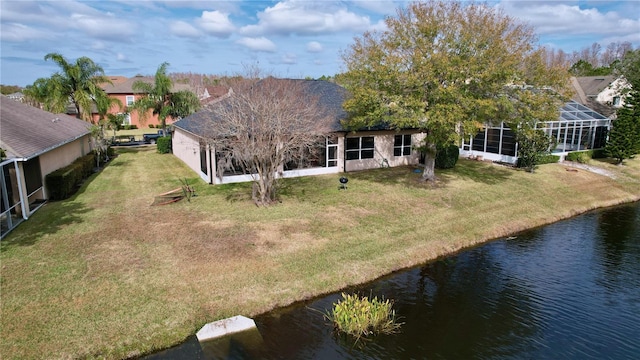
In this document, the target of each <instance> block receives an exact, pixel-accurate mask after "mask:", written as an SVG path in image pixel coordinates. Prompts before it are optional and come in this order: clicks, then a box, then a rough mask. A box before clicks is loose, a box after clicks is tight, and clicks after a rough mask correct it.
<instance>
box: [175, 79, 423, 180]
mask: <svg viewBox="0 0 640 360" xmlns="http://www.w3.org/2000/svg"><path fill="white" fill-rule="evenodd" d="M280 81H289V82H299V83H300V84H301V85H302V86H303V88H304V91H305V92H306V93H308V94H309V95H310V96H317V97H318V98H319V101H320V106H322V108H323V109H326V112H327V113H328V114H331V116H330V120H329V121H330V122H331V123H330V124H328V125H329V127H330V129H331V130H332V132H331V133H330V135H329V136H327V137H326V138H325V139H324V141H323V143H322V144H319V151H317V152H316V153H314V154H312V156H311V158H309V159H308V160H307V161H304V162H302V163H297V164H282V165H281V167H280V171H279V175H280V176H282V177H285V178H286V177H297V176H307V175H319V174H333V173H342V172H346V171H355V170H365V169H373V168H379V167H389V166H400V165H417V164H418V163H419V161H420V153H419V152H418V151H416V150H415V148H414V145H418V144H419V143H420V141H421V140H422V139H423V138H424V134H423V133H421V132H420V131H419V130H410V129H409V130H399V131H396V130H389V129H385V128H377V129H363V130H359V131H349V130H347V129H345V128H344V127H343V126H342V123H341V121H342V120H344V119H345V118H346V117H347V113H346V112H345V111H344V109H343V108H342V103H343V102H344V100H345V97H346V95H347V94H346V90H345V89H344V88H342V87H341V86H339V85H336V84H334V83H331V82H328V81H323V80H293V79H281V80H280ZM227 96H233V92H232V91H231V92H230V93H229V94H228V95H227ZM225 99H226V98H221V99H220V100H218V101H216V102H213V103H210V104H208V105H207V106H205V107H204V108H203V109H201V110H200V111H198V112H196V113H195V114H192V115H190V116H187V117H186V118H184V119H181V120H178V121H177V122H175V123H174V124H173V129H174V132H173V141H172V144H173V145H172V146H173V153H174V155H175V156H177V157H178V158H179V159H181V160H182V161H183V162H184V163H185V164H187V165H188V166H189V167H190V168H191V169H193V170H194V171H195V172H196V173H198V174H199V175H200V177H201V178H202V179H203V180H205V181H206V182H208V183H210V184H223V183H233V182H244V181H251V180H252V177H251V175H248V174H242V173H240V172H234V171H229V170H227V171H224V172H222V176H219V174H220V173H221V172H219V171H218V157H217V156H216V149H215V148H213V147H212V146H211V145H210V144H209V143H208V142H207V134H206V129H207V127H208V126H209V125H210V124H211V123H212V122H214V123H215V121H216V119H215V116H214V115H213V113H212V111H211V107H212V106H224V101H225ZM323 118H324V119H326V117H323Z"/></svg>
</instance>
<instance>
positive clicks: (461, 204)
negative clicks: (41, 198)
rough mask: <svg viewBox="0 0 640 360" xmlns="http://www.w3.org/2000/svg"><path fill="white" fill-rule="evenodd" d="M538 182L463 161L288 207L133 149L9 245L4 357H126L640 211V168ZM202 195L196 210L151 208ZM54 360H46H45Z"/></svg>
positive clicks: (303, 185) (632, 165)
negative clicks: (213, 326) (502, 244)
mask: <svg viewBox="0 0 640 360" xmlns="http://www.w3.org/2000/svg"><path fill="white" fill-rule="evenodd" d="M591 165H593V166H598V167H602V168H605V169H607V170H609V171H611V172H612V173H614V174H615V175H616V178H615V179H611V178H608V177H605V176H602V175H597V174H594V173H590V172H588V171H584V170H578V171H577V172H574V171H567V170H566V169H565V166H563V165H561V164H553V165H544V166H541V167H540V169H539V170H538V171H537V172H536V173H535V174H529V173H525V172H523V171H518V170H514V169H510V168H506V167H502V166H497V165H492V164H488V163H481V162H472V161H466V160H461V161H460V162H459V163H458V165H457V166H456V168H455V169H452V170H446V171H440V172H439V173H438V181H436V182H435V183H428V184H425V183H422V182H420V181H419V174H415V173H413V172H412V170H413V169H412V168H394V169H378V170H372V171H366V172H358V173H350V174H348V177H349V189H348V190H338V181H337V179H338V177H339V176H337V175H332V176H317V177H308V178H298V179H288V180H287V181H285V182H284V183H283V187H282V189H281V200H282V202H281V203H280V204H277V205H275V206H272V207H270V208H257V207H255V206H254V205H253V204H252V202H251V200H250V186H249V185H248V184H235V185H224V186H209V185H206V184H204V183H203V182H202V181H200V180H199V179H198V178H197V177H196V175H195V174H193V173H192V172H191V171H190V170H189V169H188V168H186V167H185V166H184V165H183V164H182V163H180V162H179V161H178V160H177V159H175V158H174V157H172V156H170V155H159V154H157V153H155V151H154V150H153V149H123V150H120V154H119V156H118V157H117V158H116V159H115V160H113V161H112V163H111V164H109V165H108V166H107V167H106V168H105V169H104V170H103V171H102V172H101V173H99V174H97V175H94V177H93V178H91V179H90V180H89V181H88V182H87V183H86V184H85V185H84V186H83V188H82V189H81V190H80V192H79V193H78V194H77V195H75V196H74V197H72V198H71V199H69V200H66V201H61V202H52V203H49V204H47V205H45V206H44V207H43V208H42V209H41V210H39V211H38V212H37V213H36V214H35V215H34V216H33V217H32V218H31V219H29V220H28V221H27V222H25V223H23V224H22V225H21V226H20V227H19V228H17V229H16V230H14V232H13V233H12V234H10V235H9V236H8V237H7V238H6V239H5V240H3V242H2V244H1V253H0V266H1V275H2V276H1V283H0V285H1V288H0V291H1V292H0V295H1V296H2V299H1V300H2V303H1V305H0V306H1V310H2V317H1V319H0V325H1V331H2V333H1V336H0V356H1V357H2V358H3V359H39V358H42V357H43V356H44V357H45V358H59V359H64V358H113V359H117V358H126V357H131V356H138V355H140V354H144V353H148V352H151V351H154V350H156V349H160V348H164V347H167V346H170V345H173V344H175V343H178V342H180V341H182V340H183V339H184V338H185V337H186V336H188V335H190V334H193V333H194V332H195V331H197V329H199V327H200V326H202V325H203V324H205V323H207V322H210V321H213V320H217V319H220V318H225V317H228V316H233V315H237V314H243V315H246V316H253V315H256V314H259V313H261V312H264V311H268V310H270V309H272V308H274V307H277V306H282V305H287V304H290V303H292V302H294V301H297V300H302V299H306V298H309V297H312V296H316V295H319V294H323V293H327V292H333V291H336V290H339V289H341V288H343V287H345V286H348V285H352V284H356V283H362V282H365V281H368V280H372V279H375V278H376V277H379V276H381V275H384V274H387V273H389V272H392V271H394V270H398V269H401V268H405V267H409V266H413V265H417V264H420V263H423V262H425V261H428V260H430V259H433V258H435V257H438V256H442V255H445V254H449V253H452V252H455V251H458V250H460V249H463V248H465V247H468V246H472V245H474V244H477V243H480V242H483V241H486V240H488V239H491V238H495V237H501V236H505V235H508V234H511V233H514V232H517V231H520V230H523V229H527V228H530V227H534V226H540V225H543V224H546V223H549V222H553V221H556V220H559V219H563V218H566V217H570V216H573V215H575V214H578V213H581V212H584V211H587V210H590V209H594V208H597V207H602V206H609V205H614V204H618V203H621V202H628V201H634V200H638V199H640V160H638V159H636V160H630V161H628V162H627V163H626V165H625V166H622V167H621V166H615V165H612V164H609V163H607V162H601V161H593V162H592V163H591ZM182 178H188V179H189V181H190V182H191V183H193V184H195V185H194V186H195V188H196V191H197V193H198V196H196V197H194V198H192V200H191V202H186V201H182V202H178V203H175V204H171V205H167V206H150V204H151V203H152V202H153V196H154V195H155V194H158V193H162V192H165V191H167V190H170V189H173V188H176V187H178V186H180V181H179V179H182ZM43 354H44V355H43Z"/></svg>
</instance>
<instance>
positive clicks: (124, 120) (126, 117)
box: [118, 113, 131, 125]
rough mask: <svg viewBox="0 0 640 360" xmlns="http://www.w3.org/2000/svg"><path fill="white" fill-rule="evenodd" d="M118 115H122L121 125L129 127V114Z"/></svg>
mask: <svg viewBox="0 0 640 360" xmlns="http://www.w3.org/2000/svg"><path fill="white" fill-rule="evenodd" d="M118 115H122V125H131V114H129V113H119V114H118Z"/></svg>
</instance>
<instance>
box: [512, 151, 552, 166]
mask: <svg viewBox="0 0 640 360" xmlns="http://www.w3.org/2000/svg"><path fill="white" fill-rule="evenodd" d="M558 161H560V156H558V155H551V154H547V155H542V156H541V157H540V158H539V159H538V161H537V162H536V165H543V164H553V163H557V162H558ZM516 167H518V168H522V167H525V166H524V164H523V163H522V158H518V160H517V162H516Z"/></svg>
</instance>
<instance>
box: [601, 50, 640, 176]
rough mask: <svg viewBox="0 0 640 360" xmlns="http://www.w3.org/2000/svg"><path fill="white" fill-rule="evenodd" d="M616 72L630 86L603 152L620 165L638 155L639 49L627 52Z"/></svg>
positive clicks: (639, 131) (639, 112) (639, 132)
mask: <svg viewBox="0 0 640 360" xmlns="http://www.w3.org/2000/svg"><path fill="white" fill-rule="evenodd" d="M617 70H618V71H619V73H620V74H621V75H622V76H624V78H625V80H626V81H627V83H628V84H629V85H631V86H630V87H629V88H628V89H625V90H624V95H625V105H624V106H623V107H622V108H620V109H618V111H617V112H616V115H617V116H616V119H615V120H614V121H613V123H612V127H611V132H610V133H609V139H608V141H607V144H606V146H605V151H606V153H607V155H609V156H611V157H613V158H614V159H616V160H617V162H618V163H619V164H622V162H623V161H624V159H628V158H631V157H632V156H634V155H635V154H638V153H640V49H637V50H634V51H628V52H627V53H626V54H625V56H624V58H623V59H622V61H620V63H619V64H618V67H617Z"/></svg>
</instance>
